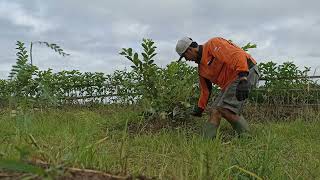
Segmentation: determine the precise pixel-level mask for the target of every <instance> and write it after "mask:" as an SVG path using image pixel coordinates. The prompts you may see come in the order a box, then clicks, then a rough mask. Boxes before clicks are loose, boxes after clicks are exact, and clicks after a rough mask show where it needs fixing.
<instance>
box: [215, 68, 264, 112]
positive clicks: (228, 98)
mask: <svg viewBox="0 0 320 180" xmlns="http://www.w3.org/2000/svg"><path fill="white" fill-rule="evenodd" d="M259 76H260V72H259V70H258V67H257V66H253V67H252V68H251V69H250V70H249V74H248V77H247V78H248V81H249V83H250V85H251V86H250V90H251V89H252V88H253V87H254V86H256V84H257V82H258V80H259ZM238 83H239V78H237V79H236V80H235V81H233V82H232V83H231V84H230V85H229V86H228V87H227V88H226V89H225V91H221V92H220V93H219V94H218V95H217V96H216V97H214V98H213V99H212V102H211V104H210V108H217V107H220V108H226V109H229V110H230V111H232V112H234V113H235V114H241V112H242V109H243V105H244V102H245V101H238V100H237V98H236V88H237V85H238Z"/></svg>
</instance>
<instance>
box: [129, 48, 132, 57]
mask: <svg viewBox="0 0 320 180" xmlns="http://www.w3.org/2000/svg"><path fill="white" fill-rule="evenodd" d="M128 55H129V56H132V48H129V49H128Z"/></svg>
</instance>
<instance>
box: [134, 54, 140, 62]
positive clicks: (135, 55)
mask: <svg viewBox="0 0 320 180" xmlns="http://www.w3.org/2000/svg"><path fill="white" fill-rule="evenodd" d="M138 58H139V57H138V53H134V56H133V59H134V60H137V61H138V60H139V59H138Z"/></svg>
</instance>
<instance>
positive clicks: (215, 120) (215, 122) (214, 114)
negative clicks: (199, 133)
mask: <svg viewBox="0 0 320 180" xmlns="http://www.w3.org/2000/svg"><path fill="white" fill-rule="evenodd" d="M220 121H221V113H220V112H219V111H218V110H217V109H215V108H213V109H212V110H211V111H210V117H209V120H208V122H206V124H205V125H204V132H203V133H204V134H203V135H204V137H206V138H214V137H215V136H216V134H217V129H218V127H219V125H220Z"/></svg>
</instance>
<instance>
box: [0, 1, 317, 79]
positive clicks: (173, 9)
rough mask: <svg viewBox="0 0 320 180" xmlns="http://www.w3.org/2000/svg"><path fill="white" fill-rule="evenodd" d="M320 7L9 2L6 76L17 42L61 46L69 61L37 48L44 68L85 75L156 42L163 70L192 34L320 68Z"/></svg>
mask: <svg viewBox="0 0 320 180" xmlns="http://www.w3.org/2000/svg"><path fill="white" fill-rule="evenodd" d="M319 6H320V2H318V1H316V0H309V1H308V2H306V1H300V0H290V1H289V0H284V1H276V0H270V1H261V0H244V1H233V0H225V1H209V0H208V1H207V0H206V1H201V2H199V1H195V0H176V1H171V0H163V1H149V0H139V1H125V0H118V1H102V0H92V1H90V3H89V2H88V1H79V0H67V1H63V0H56V1H52V0H49V1H42V0H28V1H25V0H15V1H13V0H2V1H1V2H0V26H1V32H0V34H1V43H0V48H1V49H2V54H1V55H0V63H1V68H0V76H1V77H6V76H7V74H8V72H9V70H10V68H11V65H12V64H13V63H14V62H15V41H16V40H22V41H24V42H26V43H27V44H29V43H30V41H36V40H42V41H49V42H54V43H57V44H59V45H61V46H62V47H63V48H64V49H65V51H66V52H68V53H70V54H71V56H70V57H63V58H62V57H60V56H59V55H57V54H55V53H54V52H52V51H51V50H49V49H47V48H45V47H41V46H36V47H35V49H34V61H35V64H36V65H38V66H39V67H40V68H41V69H46V68H53V69H54V70H55V71H59V70H63V69H79V70H81V71H101V72H106V73H111V72H112V71H114V70H116V69H123V68H125V67H130V62H129V61H127V60H126V59H125V58H123V57H121V56H120V55H118V53H119V51H120V50H121V48H122V47H133V48H134V49H138V50H141V48H140V47H139V46H140V43H141V40H142V38H145V37H146V38H152V39H154V40H155V41H156V45H157V47H158V58H157V63H158V64H159V65H161V66H164V65H165V64H168V63H169V62H170V61H172V60H173V59H176V58H177V54H176V53H175V51H174V47H175V43H176V41H177V39H179V38H180V37H182V36H185V35H188V36H191V37H192V38H193V39H195V40H197V41H198V42H199V43H203V42H205V41H206V40H207V39H209V38H211V37H214V36H223V37H225V38H227V39H232V40H233V41H234V42H236V43H237V44H239V45H244V44H245V43H247V42H253V43H257V45H258V48H257V49H253V50H251V51H250V53H251V54H252V55H253V56H254V57H255V58H256V59H257V60H258V61H259V62H263V61H267V60H273V61H276V62H279V63H280V62H284V61H287V60H291V61H294V62H295V63H297V64H298V65H300V66H312V67H315V66H317V65H319V63H318V60H319V51H318V50H317V48H318V47H317V45H318V42H319V41H320V36H319V35H318V32H320V13H319V12H318V9H317V8H318V7H319Z"/></svg>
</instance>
